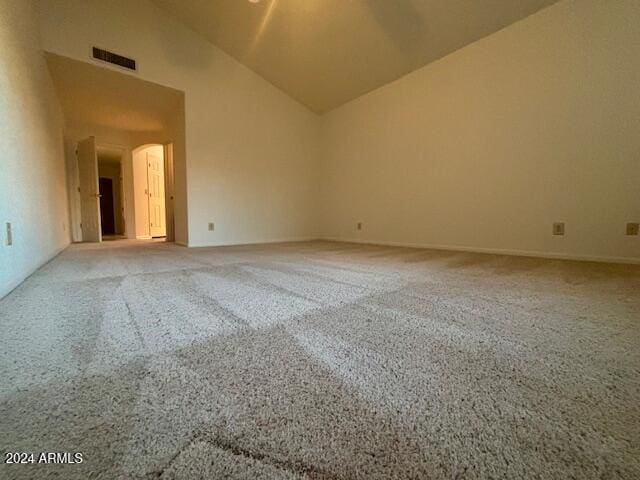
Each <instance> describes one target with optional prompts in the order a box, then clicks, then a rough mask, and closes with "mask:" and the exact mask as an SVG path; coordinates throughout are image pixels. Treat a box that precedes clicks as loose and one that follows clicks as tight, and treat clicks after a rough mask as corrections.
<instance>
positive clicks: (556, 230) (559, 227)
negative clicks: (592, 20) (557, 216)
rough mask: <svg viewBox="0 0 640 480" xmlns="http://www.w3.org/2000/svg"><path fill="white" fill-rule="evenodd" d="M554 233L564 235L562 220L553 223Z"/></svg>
mask: <svg viewBox="0 0 640 480" xmlns="http://www.w3.org/2000/svg"><path fill="white" fill-rule="evenodd" d="M553 234H554V235H564V222H556V223H554V224H553Z"/></svg>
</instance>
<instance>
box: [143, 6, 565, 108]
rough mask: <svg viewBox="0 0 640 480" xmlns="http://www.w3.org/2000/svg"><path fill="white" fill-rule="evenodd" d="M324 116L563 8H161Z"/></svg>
mask: <svg viewBox="0 0 640 480" xmlns="http://www.w3.org/2000/svg"><path fill="white" fill-rule="evenodd" d="M153 1H154V2H155V3H156V4H157V5H158V6H160V7H161V8H163V9H165V10H166V11H167V12H169V13H170V14H171V15H172V16H174V17H176V18H178V19H180V20H182V22H183V23H185V24H186V25H187V26H189V27H190V28H191V29H193V30H195V31H197V32H199V33H200V34H202V35H203V36H204V37H206V38H207V39H208V40H210V41H211V42H212V43H213V44H215V45H217V46H218V47H219V48H221V49H222V50H224V51H225V52H227V53H228V54H229V55H231V56H233V57H235V58H236V59H237V60H239V61H240V62H241V63H243V64H245V65H246V66H247V67H249V68H250V69H252V70H253V71H255V72H257V73H258V74H260V75H261V76H262V77H264V78H265V79H266V80H268V81H270V82H271V83H272V84H274V85H276V86H277V87H279V88H280V89H281V90H283V91H284V92H286V93H287V94H289V95H290V96H292V97H293V98H295V99H297V100H298V101H300V102H301V103H303V104H304V105H306V106H307V107H309V108H310V109H312V110H313V111H315V112H318V113H322V112H325V111H328V110H331V109H333V108H336V107H337V106H339V105H342V104H343V103H345V102H348V101H349V100H352V99H354V98H356V97H359V96H360V95H362V94H364V93H366V92H369V91H371V90H374V89H376V88H378V87H380V86H382V85H384V84H386V83H388V82H390V81H392V80H395V79H397V78H399V77H401V76H403V75H405V74H407V73H409V72H411V71H413V70H415V69H417V68H420V67H422V66H424V65H426V64H427V63H429V62H432V61H434V60H437V59H438V58H441V57H443V56H445V55H447V54H448V53H450V52H452V51H454V50H457V49H459V48H461V47H463V46H465V45H467V44H469V43H472V42H474V41H476V40H478V39H480V38H482V37H484V36H487V35H489V34H491V33H493V32H496V31H497V30H500V29H501V28H504V27H506V26H507V25H509V24H511V23H513V22H515V21H517V20H520V19H522V18H523V17H526V16H527V15H530V14H532V13H534V12H536V11H537V10H539V9H541V8H543V7H545V6H548V5H550V4H552V3H555V2H556V0H257V1H250V0H153Z"/></svg>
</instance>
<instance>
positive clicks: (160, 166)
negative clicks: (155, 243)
mask: <svg viewBox="0 0 640 480" xmlns="http://www.w3.org/2000/svg"><path fill="white" fill-rule="evenodd" d="M147 181H148V182H149V187H148V192H149V234H150V235H151V236H152V237H166V236H167V224H166V215H165V202H164V162H163V159H162V157H160V156H158V155H155V154H153V153H150V152H148V153H147Z"/></svg>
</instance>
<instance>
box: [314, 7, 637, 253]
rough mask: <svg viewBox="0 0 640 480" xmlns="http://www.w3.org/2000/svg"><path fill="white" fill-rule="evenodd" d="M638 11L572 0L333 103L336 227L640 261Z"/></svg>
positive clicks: (327, 226)
mask: <svg viewBox="0 0 640 480" xmlns="http://www.w3.org/2000/svg"><path fill="white" fill-rule="evenodd" d="M639 19H640V2H638V1H637V0H611V1H607V2H603V1H601V0H565V1H563V2H560V3H558V4H555V5H554V6H552V7H549V8H547V9H545V10H542V11H540V12H539V13H537V14H535V15H533V16H530V17H528V18H526V19H524V20H523V21H520V22H518V23H515V24H513V25H511V26H510V27H508V28H506V29H504V30H502V31H500V32H497V33H495V34H493V35H491V36H489V37H487V38H485V39H483V40H480V41H478V42H476V43H474V44H472V45H469V46H467V47H465V48H463V49H462V50H459V51H457V52H455V53H453V54H451V55H449V56H447V57H445V58H443V59H442V60H440V61H437V62H435V63H433V64H430V65H428V66H426V67H424V68H422V69H420V70H418V71H415V72H413V73H411V74H409V75H407V76H406V77H403V78H402V79H400V80H398V81H396V82H393V83H391V84H389V85H387V86H385V87H382V88H380V89H379V90H376V91H374V92H372V93H370V94H367V95H365V96H363V97H360V98H359V99H356V100H354V101H352V102H350V103H348V104H346V105H344V106H343V107H341V108H339V109H337V110H334V111H333V112H331V113H329V114H328V115H326V116H324V117H323V118H322V124H323V125H322V129H323V140H322V144H323V180H322V182H323V183H322V185H323V195H322V202H321V203H322V219H323V233H324V235H325V236H327V237H332V238H339V239H355V240H359V241H374V242H387V243H402V244H413V245H435V246H445V247H456V248H465V247H468V248H471V249H474V250H481V249H487V250H490V251H505V252H516V253H517V252H525V253H535V252H539V253H540V252H541V253H543V254H545V255H553V254H558V255H561V256H569V257H580V258H592V257H598V258H603V257H604V258H611V259H622V260H627V261H628V260H630V259H636V260H639V259H640V240H639V238H640V237H628V236H625V224H626V222H638V221H639V220H640V21H639ZM555 221H563V222H566V235H565V236H564V237H557V236H552V235H551V228H552V227H551V226H552V222H555ZM357 222H362V223H363V229H362V230H361V231H358V230H356V223H357Z"/></svg>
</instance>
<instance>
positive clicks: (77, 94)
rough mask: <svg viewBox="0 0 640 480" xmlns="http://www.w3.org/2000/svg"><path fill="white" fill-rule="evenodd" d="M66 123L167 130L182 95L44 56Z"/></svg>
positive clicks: (89, 65)
mask: <svg viewBox="0 0 640 480" xmlns="http://www.w3.org/2000/svg"><path fill="white" fill-rule="evenodd" d="M45 56H46V59H47V65H48V67H49V71H50V72H51V77H52V79H53V83H54V85H55V87H56V90H57V93H58V98H59V99H60V103H61V105H62V110H63V112H64V115H65V119H66V121H67V122H72V123H76V124H81V125H82V124H84V125H94V126H99V127H105V128H113V129H115V130H122V131H130V132H153V131H159V130H163V129H165V128H167V126H168V125H170V124H171V121H172V118H173V117H174V116H175V114H176V111H177V110H178V109H179V108H181V107H182V104H183V102H184V93H183V92H180V91H178V90H174V89H172V88H168V87H164V86H161V85H156V84H155V83H150V82H145V81H143V80H140V79H139V78H135V77H133V76H131V75H125V74H122V73H120V72H117V71H114V70H111V69H108V68H101V67H98V66H95V65H91V64H89V63H85V62H79V61H77V60H72V59H70V58H66V57H61V56H59V55H54V54H52V53H46V54H45Z"/></svg>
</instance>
